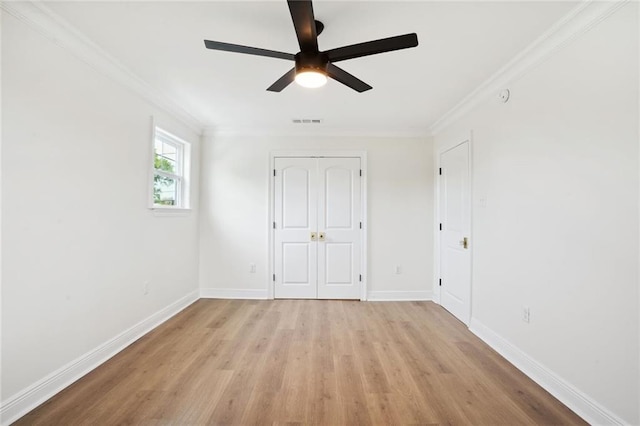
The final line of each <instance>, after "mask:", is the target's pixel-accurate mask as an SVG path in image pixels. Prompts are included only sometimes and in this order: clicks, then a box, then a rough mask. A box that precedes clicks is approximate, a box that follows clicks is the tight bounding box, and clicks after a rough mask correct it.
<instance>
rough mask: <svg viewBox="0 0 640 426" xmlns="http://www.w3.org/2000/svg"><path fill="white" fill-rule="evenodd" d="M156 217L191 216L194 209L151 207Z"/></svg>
mask: <svg viewBox="0 0 640 426" xmlns="http://www.w3.org/2000/svg"><path fill="white" fill-rule="evenodd" d="M149 210H151V213H152V214H153V215H154V216H168V217H171V216H189V215H190V214H191V211H192V209H187V208H182V207H149Z"/></svg>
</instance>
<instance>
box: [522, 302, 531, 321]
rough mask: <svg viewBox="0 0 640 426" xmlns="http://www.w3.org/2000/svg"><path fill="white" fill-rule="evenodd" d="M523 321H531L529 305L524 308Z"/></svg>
mask: <svg viewBox="0 0 640 426" xmlns="http://www.w3.org/2000/svg"><path fill="white" fill-rule="evenodd" d="M522 321H524V322H526V323H529V322H531V311H530V310H529V307H528V306H525V307H523V308H522Z"/></svg>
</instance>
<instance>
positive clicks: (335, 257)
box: [325, 243, 353, 285]
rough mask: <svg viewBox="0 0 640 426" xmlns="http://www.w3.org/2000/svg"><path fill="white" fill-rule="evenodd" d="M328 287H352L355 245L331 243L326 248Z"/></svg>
mask: <svg viewBox="0 0 640 426" xmlns="http://www.w3.org/2000/svg"><path fill="white" fill-rule="evenodd" d="M325 253H326V256H327V261H326V263H325V267H326V271H325V274H326V275H325V276H326V284H327V285H336V284H337V285H345V284H346V285H351V283H352V277H353V244H352V243H331V244H327V245H326V248H325Z"/></svg>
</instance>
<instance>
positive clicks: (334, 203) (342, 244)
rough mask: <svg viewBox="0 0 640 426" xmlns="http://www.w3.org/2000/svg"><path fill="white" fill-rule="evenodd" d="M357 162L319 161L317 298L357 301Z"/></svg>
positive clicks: (358, 294) (358, 194)
mask: <svg viewBox="0 0 640 426" xmlns="http://www.w3.org/2000/svg"><path fill="white" fill-rule="evenodd" d="M360 190H361V185H360V159H359V158H319V159H318V235H319V237H318V298H319V299H360V284H361V283H360V274H361V271H360V244H361V239H362V238H361V235H362V231H361V229H360V221H361V220H362V217H361V196H360Z"/></svg>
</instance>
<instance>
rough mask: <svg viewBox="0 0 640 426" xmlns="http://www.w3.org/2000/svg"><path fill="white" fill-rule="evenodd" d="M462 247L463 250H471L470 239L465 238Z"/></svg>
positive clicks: (461, 242) (461, 243)
mask: <svg viewBox="0 0 640 426" xmlns="http://www.w3.org/2000/svg"><path fill="white" fill-rule="evenodd" d="M460 245H461V246H462V248H464V249H468V248H469V238H467V237H464V238H463V239H462V241H460Z"/></svg>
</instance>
